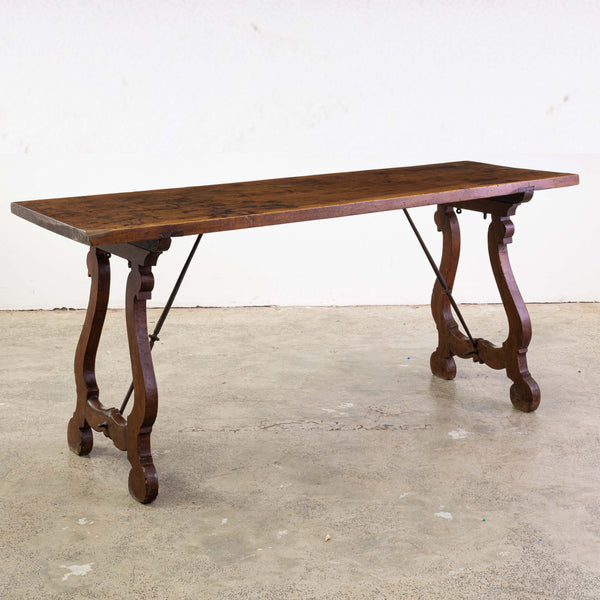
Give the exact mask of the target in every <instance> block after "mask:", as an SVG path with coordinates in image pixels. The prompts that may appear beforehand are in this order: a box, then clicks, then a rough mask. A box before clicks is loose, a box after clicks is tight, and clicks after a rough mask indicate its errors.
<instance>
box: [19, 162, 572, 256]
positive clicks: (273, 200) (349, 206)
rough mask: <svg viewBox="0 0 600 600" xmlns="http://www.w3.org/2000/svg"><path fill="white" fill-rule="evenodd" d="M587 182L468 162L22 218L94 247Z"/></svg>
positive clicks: (101, 201) (96, 201)
mask: <svg viewBox="0 0 600 600" xmlns="http://www.w3.org/2000/svg"><path fill="white" fill-rule="evenodd" d="M577 183H579V177H578V176H577V175H574V174H570V173H553V172H548V171H535V170H530V169H515V168H512V167H502V166H497V165H489V164H485V163H478V162H470V161H462V162H452V163H443V164H437V165H424V166H419V167H400V168H395V169H379V170H372V171H355V172H350V173H333V174H327V175H309V176H305V177H286V178H283V179H267V180H263V181H249V182H243V183H227V184H222V185H218V184H217V185H206V186H200V187H186V188H174V189H165V190H151V191H142V192H127V193H120V194H104V195H98V196H81V197H76V198H55V199H50V200H32V201H28V202H13V203H12V204H11V210H12V212H13V213H14V214H16V215H18V216H20V217H23V218H24V219H27V220H28V221H31V222H32V223H35V224H36V225H40V226H41V227H45V228H46V229H50V230H51V231H54V232H56V233H59V234H61V235H64V236H66V237H68V238H71V239H73V240H76V241H78V242H82V243H84V244H89V245H91V246H98V245H106V244H116V243H123V242H135V241H143V240H151V239H159V238H164V237H170V236H179V235H188V234H197V233H207V232H212V231H226V230H230V229H243V228H246V227H259V226H263V225H276V224H281V223H293V222H297V221H308V220H312V219H326V218H331V217H342V216H346V215H356V214H361V213H370V212H378V211H384V210H394V209H400V208H410V207H414V206H425V205H429V204H447V203H456V202H462V201H465V200H475V199H479V198H490V197H493V196H504V195H508V194H514V193H519V192H523V191H525V190H527V189H531V188H533V189H534V190H543V189H548V188H557V187H564V186H569V185H577Z"/></svg>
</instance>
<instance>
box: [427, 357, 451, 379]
mask: <svg viewBox="0 0 600 600" xmlns="http://www.w3.org/2000/svg"><path fill="white" fill-rule="evenodd" d="M429 364H430V366H431V372H432V373H433V374H434V375H436V376H437V377H441V378H442V379H454V378H455V377H456V363H455V362H454V359H453V358H452V357H451V356H441V355H440V354H438V351H437V350H436V351H435V352H434V353H433V354H432V355H431V358H430V359H429Z"/></svg>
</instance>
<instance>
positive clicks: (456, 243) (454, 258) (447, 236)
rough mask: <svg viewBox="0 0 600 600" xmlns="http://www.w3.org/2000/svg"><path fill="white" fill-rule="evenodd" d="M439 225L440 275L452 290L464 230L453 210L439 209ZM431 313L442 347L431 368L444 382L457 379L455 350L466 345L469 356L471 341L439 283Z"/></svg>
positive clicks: (432, 356)
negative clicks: (441, 243)
mask: <svg viewBox="0 0 600 600" xmlns="http://www.w3.org/2000/svg"><path fill="white" fill-rule="evenodd" d="M435 222H436V224H437V229H438V231H441V232H442V235H443V246H442V260H441V262H440V267H439V269H440V273H441V274H442V277H443V278H444V280H445V282H446V284H447V285H448V287H449V288H450V289H452V286H453V285H454V279H455V277H456V270H457V268H458V259H459V257H460V227H459V225H458V219H457V217H456V214H455V213H454V209H453V208H452V206H449V205H447V204H442V205H439V206H438V208H437V211H436V212H435ZM431 312H432V314H433V318H434V320H435V324H436V326H437V330H438V347H437V349H436V350H435V352H433V354H432V355H431V359H430V365H431V371H432V373H433V374H434V375H437V376H438V377H442V378H443V379H454V377H456V363H455V361H454V358H453V356H454V354H461V352H456V348H454V349H452V348H451V342H454V344H453V345H454V346H456V344H457V343H460V342H461V341H463V342H464V354H465V355H466V354H467V353H469V352H470V351H471V350H472V348H471V346H470V343H469V340H468V338H467V337H466V336H464V335H463V334H462V333H461V332H460V331H459V328H458V324H457V323H456V321H455V320H454V316H453V314H452V306H451V304H450V300H449V298H448V296H447V294H445V293H444V290H443V289H442V285H441V283H440V282H439V280H436V282H435V284H434V286H433V293H432V295H431Z"/></svg>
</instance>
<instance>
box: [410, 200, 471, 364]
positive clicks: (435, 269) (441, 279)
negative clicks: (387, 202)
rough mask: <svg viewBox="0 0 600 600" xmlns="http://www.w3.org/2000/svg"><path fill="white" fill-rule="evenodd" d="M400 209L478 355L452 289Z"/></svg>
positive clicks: (414, 228) (415, 229) (421, 239)
mask: <svg viewBox="0 0 600 600" xmlns="http://www.w3.org/2000/svg"><path fill="white" fill-rule="evenodd" d="M402 210H403V211H404V214H405V215H406V218H407V219H408V222H409V223H410V226H411V227H412V230H413V231H414V232H415V235H416V236H417V239H418V240H419V244H421V248H423V252H425V256H427V260H428V261H429V264H430V265H431V268H432V269H433V272H434V273H435V275H436V277H437V278H438V281H439V282H440V284H441V286H442V293H443V294H446V296H448V299H449V300H450V304H452V308H453V309H454V312H456V316H457V317H458V319H459V321H460V322H461V325H462V326H463V327H464V328H465V333H466V334H467V336H468V338H469V341H470V342H471V346H473V351H472V352H471V353H470V354H474V355H475V356H477V357H479V355H478V352H477V346H476V344H475V340H474V339H473V336H472V335H471V332H470V331H469V328H468V327H467V324H466V323H465V320H464V319H463V316H462V313H461V312H460V309H459V308H458V305H457V304H456V302H455V301H454V298H453V297H452V290H451V289H450V287H449V286H448V284H447V283H446V280H445V279H444V276H443V275H442V274H441V273H440V270H439V269H438V267H437V265H436V264H435V261H434V260H433V257H432V256H431V253H430V252H429V250H428V249H427V246H426V245H425V242H424V241H423V238H422V237H421V234H420V233H419V230H418V229H417V226H416V225H415V224H414V222H413V220H412V218H411V216H410V215H409V214H408V210H407V209H406V208H404V209H402Z"/></svg>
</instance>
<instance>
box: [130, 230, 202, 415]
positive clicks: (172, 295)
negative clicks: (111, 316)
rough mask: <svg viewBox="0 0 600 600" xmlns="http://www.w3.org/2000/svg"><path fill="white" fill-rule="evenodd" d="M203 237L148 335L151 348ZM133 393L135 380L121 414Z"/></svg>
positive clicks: (198, 241)
mask: <svg viewBox="0 0 600 600" xmlns="http://www.w3.org/2000/svg"><path fill="white" fill-rule="evenodd" d="M201 239H202V234H199V235H198V237H197V238H196V241H195V242H194V245H193V246H192V249H191V250H190V253H189V255H188V257H187V259H186V261H185V263H184V264H183V268H182V269H181V273H179V277H178V278H177V281H176V282H175V286H174V287H173V291H172V292H171V295H170V296H169V299H168V300H167V303H166V304H165V307H164V308H163V311H162V313H161V314H160V317H159V318H158V321H157V322H156V325H155V327H154V331H153V332H152V333H151V334H150V335H149V336H148V337H149V338H150V350H152V348H153V347H154V343H155V342H158V341H159V339H160V338H159V337H158V334H159V333H160V330H161V329H162V326H163V325H164V322H165V320H166V319H167V315H168V314H169V311H170V310H171V306H173V302H174V301H175V296H177V292H178V291H179V288H180V287H181V284H182V282H183V278H184V277H185V274H186V273H187V270H188V267H189V266H190V263H191V262H192V259H193V258H194V254H195V253H196V249H197V248H198V244H199V243H200V240H201ZM132 393H133V381H132V382H131V385H130V386H129V390H127V394H125V399H124V400H123V404H121V408H120V409H119V412H120V413H121V414H123V411H124V410H125V408H126V406H127V403H128V402H129V398H131V394H132Z"/></svg>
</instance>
